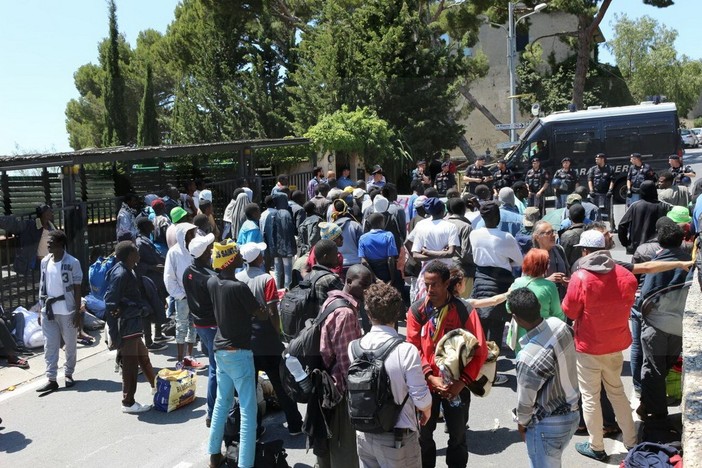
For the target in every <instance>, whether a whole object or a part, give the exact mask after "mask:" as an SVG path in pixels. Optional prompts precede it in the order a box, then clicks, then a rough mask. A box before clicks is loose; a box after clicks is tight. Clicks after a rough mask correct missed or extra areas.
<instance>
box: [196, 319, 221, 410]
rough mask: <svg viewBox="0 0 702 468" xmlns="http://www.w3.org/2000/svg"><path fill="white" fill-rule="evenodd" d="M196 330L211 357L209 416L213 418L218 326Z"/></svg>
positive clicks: (208, 399)
mask: <svg viewBox="0 0 702 468" xmlns="http://www.w3.org/2000/svg"><path fill="white" fill-rule="evenodd" d="M195 330H196V331H197V335H198V336H199V337H200V340H202V342H203V343H204V344H205V346H207V356H208V357H209V358H210V366H209V370H208V374H207V418H208V419H212V410H213V409H214V405H215V399H216V398H217V360H216V359H215V352H214V337H215V334H216V333H217V328H216V327H215V328H196V329H195Z"/></svg>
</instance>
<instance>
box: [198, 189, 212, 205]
mask: <svg viewBox="0 0 702 468" xmlns="http://www.w3.org/2000/svg"><path fill="white" fill-rule="evenodd" d="M199 198H200V201H201V202H203V201H206V202H210V203H212V190H203V191H202V192H200V197H199Z"/></svg>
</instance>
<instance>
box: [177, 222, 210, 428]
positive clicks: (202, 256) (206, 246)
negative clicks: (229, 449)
mask: <svg viewBox="0 0 702 468" xmlns="http://www.w3.org/2000/svg"><path fill="white" fill-rule="evenodd" d="M214 241H215V236H214V234H207V235H206V236H198V237H195V238H193V239H192V240H191V241H190V244H188V251H189V252H190V255H191V256H192V257H193V259H194V260H193V263H192V264H191V265H189V266H188V267H187V268H186V269H185V272H184V273H183V289H184V290H185V297H186V298H187V301H188V309H189V310H190V315H192V317H193V323H194V325H195V331H196V332H197V336H199V337H200V341H202V343H203V344H204V345H205V347H206V348H207V356H208V358H209V363H210V368H209V370H208V375H207V416H206V418H205V425H206V426H207V427H210V422H211V421H212V411H213V410H214V404H215V399H216V398H217V362H216V360H215V356H214V338H215V334H216V333H217V320H216V319H215V315H214V308H213V306H212V299H211V298H210V294H209V293H208V292H207V281H209V279H210V278H212V277H213V276H214V275H215V272H214V270H212V268H211V264H212V244H213V243H214Z"/></svg>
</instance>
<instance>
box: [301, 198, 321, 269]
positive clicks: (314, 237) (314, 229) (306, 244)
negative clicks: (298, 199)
mask: <svg viewBox="0 0 702 468" xmlns="http://www.w3.org/2000/svg"><path fill="white" fill-rule="evenodd" d="M302 209H303V210H305V216H306V217H305V220H304V221H302V223H300V225H299V226H298V228H297V236H298V245H299V249H298V250H299V252H300V254H299V255H300V256H303V255H305V254H308V253H309V252H310V250H311V249H312V246H313V245H315V244H316V243H317V241H319V239H320V233H319V223H320V222H322V218H321V217H320V216H319V215H318V214H317V207H316V206H315V204H314V203H312V202H307V203H305V204H304V205H303V206H302Z"/></svg>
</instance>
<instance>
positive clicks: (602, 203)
mask: <svg viewBox="0 0 702 468" xmlns="http://www.w3.org/2000/svg"><path fill="white" fill-rule="evenodd" d="M613 174H614V171H612V166H610V165H609V164H606V158H605V155H604V153H597V156H595V165H594V166H592V167H591V168H590V170H588V171H587V185H588V187H589V189H590V198H592V202H593V203H594V204H595V205H597V207H599V208H600V211H602V207H604V209H605V211H606V212H607V213H608V217H607V219H608V221H609V222H610V226H611V227H612V230H614V226H615V224H614V220H613V219H612V209H611V208H612V203H611V200H612V190H614V177H612V176H613Z"/></svg>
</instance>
